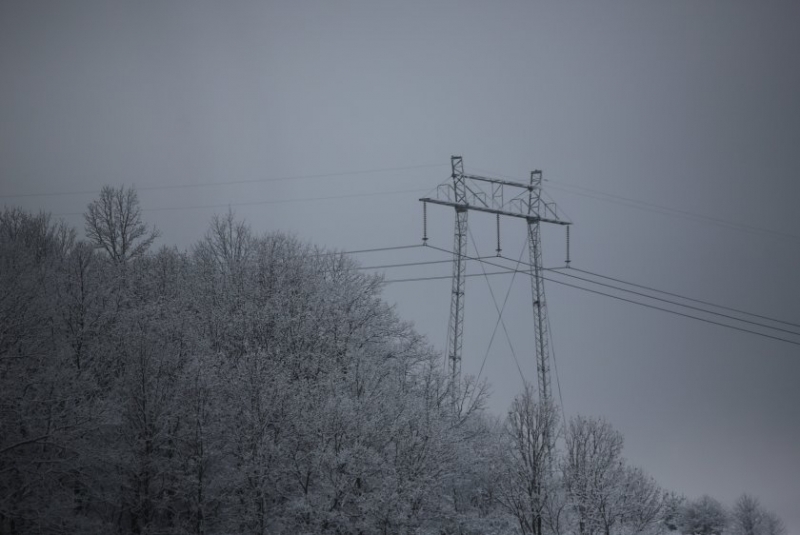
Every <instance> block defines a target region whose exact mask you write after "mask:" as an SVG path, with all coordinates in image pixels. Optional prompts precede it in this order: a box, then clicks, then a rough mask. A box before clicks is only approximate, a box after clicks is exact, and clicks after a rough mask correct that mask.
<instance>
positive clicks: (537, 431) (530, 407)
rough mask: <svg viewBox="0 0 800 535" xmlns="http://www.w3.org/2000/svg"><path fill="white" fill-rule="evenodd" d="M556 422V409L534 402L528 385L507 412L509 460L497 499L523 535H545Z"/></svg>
mask: <svg viewBox="0 0 800 535" xmlns="http://www.w3.org/2000/svg"><path fill="white" fill-rule="evenodd" d="M559 419H560V416H559V412H558V409H557V407H556V406H555V405H553V404H552V403H545V402H542V401H539V400H537V399H536V393H535V392H534V389H533V386H532V385H530V384H528V383H526V384H525V386H524V390H523V393H522V394H520V395H519V396H517V397H516V398H515V399H514V401H513V402H512V404H511V409H510V410H509V412H508V417H507V420H506V434H507V447H508V456H507V462H506V466H505V467H504V471H503V473H502V476H501V478H502V479H501V484H500V490H499V493H498V499H499V501H500V503H501V504H502V505H503V506H504V507H505V508H506V509H507V510H508V511H509V513H511V514H512V515H513V516H514V518H515V519H516V520H517V523H518V524H519V529H520V531H521V532H522V533H523V535H527V534H532V535H542V533H543V532H544V528H545V525H546V521H545V520H544V518H543V517H544V516H545V513H546V512H547V502H548V500H549V499H550V498H551V491H555V489H554V487H555V486H556V474H555V459H554V458H553V456H554V455H555V452H554V451H553V446H552V444H553V441H554V440H555V438H556V435H557V433H558V427H559ZM553 498H555V495H554V496H553Z"/></svg>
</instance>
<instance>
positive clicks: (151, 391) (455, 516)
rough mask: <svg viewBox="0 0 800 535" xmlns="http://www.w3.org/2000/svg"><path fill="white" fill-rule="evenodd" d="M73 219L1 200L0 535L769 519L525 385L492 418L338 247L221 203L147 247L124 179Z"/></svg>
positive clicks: (486, 530) (452, 529)
mask: <svg viewBox="0 0 800 535" xmlns="http://www.w3.org/2000/svg"><path fill="white" fill-rule="evenodd" d="M85 220H86V227H85V229H83V231H84V232H83V233H84V234H85V236H86V238H84V239H79V238H78V231H77V230H76V229H74V228H70V227H68V226H67V225H65V224H64V223H61V222H57V221H54V220H53V218H51V217H50V216H49V215H47V214H32V213H29V212H26V211H23V210H20V209H15V208H5V209H4V210H3V211H2V212H0V288H2V294H0V534H23V533H24V534H27V533H82V534H95V533H96V534H108V533H135V534H188V533H194V534H233V533H237V534H238V533H242V534H268V533H269V534H273V533H274V534H281V533H287V534H339V535H344V534H353V535H356V534H362V535H368V534H420V535H421V534H430V535H445V534H476V535H477V534H486V535H489V534H498V535H500V534H514V533H518V534H524V535H528V534H534V535H545V534H552V535H632V534H647V535H660V534H662V533H668V532H674V533H684V534H686V535H721V534H723V533H724V534H730V535H785V531H786V530H785V528H784V527H783V524H782V523H781V521H780V519H779V518H778V517H776V516H775V515H774V514H772V513H769V512H768V511H767V510H766V509H765V508H764V507H763V506H762V505H761V504H760V503H759V502H758V500H757V499H755V498H754V497H751V496H749V495H743V496H742V497H741V498H740V499H739V500H738V501H737V502H736V503H735V504H734V505H733V506H732V507H730V508H726V507H725V506H723V505H721V504H720V503H719V502H717V501H716V500H714V499H713V498H710V497H707V496H704V497H701V498H698V499H695V500H688V499H685V498H683V497H681V496H679V495H677V494H675V493H672V492H668V491H666V490H664V489H662V488H661V487H660V486H659V485H658V484H657V482H656V481H654V480H653V478H651V477H650V476H649V475H648V474H647V473H646V472H645V471H644V470H642V469H641V468H639V467H636V466H632V465H630V464H629V463H628V462H626V460H625V459H624V457H623V451H622V450H623V437H622V435H621V434H620V433H619V432H618V431H616V430H614V429H613V427H612V426H611V425H610V424H609V423H608V422H607V421H606V420H604V419H602V418H595V417H584V416H575V417H573V418H571V419H570V420H569V421H567V422H566V423H565V422H563V421H562V413H561V411H560V409H559V408H558V407H555V406H552V405H544V404H542V403H539V402H538V401H537V398H536V394H535V392H534V391H533V389H532V387H527V388H525V389H524V391H523V392H521V393H520V394H519V396H517V398H516V399H515V400H514V402H513V403H512V405H511V407H509V409H508V413H507V415H505V416H504V417H503V418H499V417H497V416H495V415H492V414H490V413H489V412H488V411H486V410H485V408H484V405H485V400H486V396H487V388H486V385H485V384H478V383H475V382H474V381H473V380H471V379H469V378H465V379H464V380H463V381H462V382H461V383H460V384H451V382H450V381H449V377H448V375H447V374H446V373H445V372H444V371H443V369H442V368H443V367H442V358H441V355H440V353H439V352H437V350H436V349H435V348H433V347H431V345H430V344H429V343H428V342H427V341H426V340H425V339H424V338H423V337H422V336H420V335H419V334H418V333H416V332H415V331H414V330H413V328H412V327H411V326H410V325H409V324H408V323H405V322H403V321H402V320H401V319H400V318H398V317H397V316H396V314H395V313H394V311H393V309H392V307H391V306H389V305H388V304H387V303H386V302H385V301H383V300H382V298H381V285H382V283H381V279H380V277H378V276H373V275H368V274H365V273H364V272H362V271H359V270H358V269H357V267H358V266H357V265H356V264H355V263H354V261H353V260H352V259H350V258H349V257H347V256H345V255H342V254H337V253H335V252H332V251H327V250H324V249H321V248H318V247H314V246H311V245H308V244H305V243H303V242H301V241H299V240H298V239H296V238H294V237H292V236H289V235H286V234H281V233H267V234H256V233H255V232H253V230H252V229H250V228H249V227H248V226H247V225H246V224H244V223H243V222H241V221H238V220H237V219H236V217H235V216H234V215H233V214H232V213H228V214H226V215H224V216H218V217H214V218H213V219H212V221H211V222H210V224H209V228H208V231H207V233H206V236H205V238H204V239H203V240H202V241H200V242H199V243H197V244H196V245H194V246H193V247H192V248H190V249H189V250H187V251H179V250H177V249H176V248H170V247H162V248H160V249H157V250H155V249H154V248H153V243H154V240H155V239H156V237H157V236H158V232H157V231H156V229H154V228H152V227H148V226H147V225H146V223H145V222H144V221H142V216H141V209H140V207H139V202H138V198H137V196H136V192H135V191H134V190H130V189H124V188H120V189H115V188H105V189H104V190H103V192H102V193H101V194H100V196H99V197H98V198H97V199H96V200H95V201H93V202H92V203H91V204H90V205H89V207H88V208H87V211H86V214H85ZM548 437H552V439H553V441H554V443H555V446H554V449H553V450H552V455H548V451H550V448H549V447H548V444H549V443H550V442H551V441H550V440H549V439H548Z"/></svg>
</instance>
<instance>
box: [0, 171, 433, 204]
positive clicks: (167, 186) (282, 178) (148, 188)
mask: <svg viewBox="0 0 800 535" xmlns="http://www.w3.org/2000/svg"><path fill="white" fill-rule="evenodd" d="M444 166H445V164H420V165H406V166H402V167H384V168H380V169H364V170H357V171H342V172H338V173H319V174H312V175H291V176H280V177H269V178H253V179H243V180H228V181H225V182H197V183H193V184H162V185H159V186H135V187H136V190H137V191H158V190H169V189H185V188H203V187H209V186H231V185H238V184H258V183H265V182H282V181H287V180H306V179H315V178H333V177H345V176H355V175H368V174H375V173H387V172H391V171H408V170H411V169H427V168H433V167H444ZM423 191H427V190H423ZM97 193H100V190H82V191H78V190H74V191H60V192H52V193H18V194H12V195H0V198H4V199H14V198H24V197H58V196H67V195H93V194H97Z"/></svg>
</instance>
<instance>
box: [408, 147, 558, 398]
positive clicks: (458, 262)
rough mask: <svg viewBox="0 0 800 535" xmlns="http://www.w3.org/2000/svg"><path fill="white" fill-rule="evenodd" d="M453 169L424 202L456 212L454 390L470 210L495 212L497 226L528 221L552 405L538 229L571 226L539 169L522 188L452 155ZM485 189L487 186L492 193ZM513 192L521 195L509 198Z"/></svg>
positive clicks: (542, 373)
mask: <svg viewBox="0 0 800 535" xmlns="http://www.w3.org/2000/svg"><path fill="white" fill-rule="evenodd" d="M450 166H451V169H452V173H451V178H452V183H445V184H441V185H440V186H439V187H437V188H436V196H435V197H425V198H422V199H420V201H422V202H423V203H432V204H441V205H444V206H452V207H453V208H455V212H456V222H455V237H454V242H453V245H454V246H453V283H452V294H451V301H450V331H449V332H448V343H449V345H450V354H449V355H448V358H449V360H450V373H451V381H452V386H451V388H453V389H456V388H457V385H458V384H459V382H460V379H461V353H462V348H463V336H464V279H465V275H466V263H467V259H468V255H467V214H468V213H469V211H470V210H476V211H479V212H486V213H490V214H495V215H496V216H497V221H498V225H499V221H500V216H506V217H515V218H519V219H524V220H525V221H526V223H527V226H528V251H529V254H530V263H531V266H532V271H531V290H532V297H533V321H534V333H535V338H536V343H535V347H536V372H537V377H538V387H539V389H538V395H539V400H540V401H541V402H544V403H549V402H550V401H551V397H550V396H551V393H550V344H549V336H550V334H549V332H548V331H549V329H548V321H547V304H546V301H545V294H544V278H543V267H542V243H541V231H540V228H539V227H540V223H553V224H556V225H571V224H572V223H571V222H570V221H567V220H565V219H562V218H561V217H559V216H558V214H557V211H556V209H555V206H554V204H552V203H546V202H544V200H543V199H542V172H541V171H538V170H537V171H533V172H532V173H531V178H530V183H528V184H523V183H521V182H513V181H510V180H501V179H497V178H488V177H483V176H478V175H469V174H465V173H464V161H463V159H462V158H461V156H452V157H451V158H450ZM484 188H487V189H488V191H486V190H485V189H484ZM509 190H511V191H512V192H513V191H516V192H517V193H516V194H508V191H509ZM498 228H499V227H498ZM425 239H427V237H426V238H425ZM498 241H499V240H498ZM498 251H499V243H498Z"/></svg>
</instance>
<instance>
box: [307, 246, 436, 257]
mask: <svg viewBox="0 0 800 535" xmlns="http://www.w3.org/2000/svg"><path fill="white" fill-rule="evenodd" d="M418 247H422V245H421V244H418V243H415V244H412V245H395V246H392V247H374V248H372V249H356V250H354V251H330V252H327V253H317V254H313V255H311V256H312V257H317V256H333V255H343V254H360V253H377V252H379V251H398V250H401V249H416V248H418Z"/></svg>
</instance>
